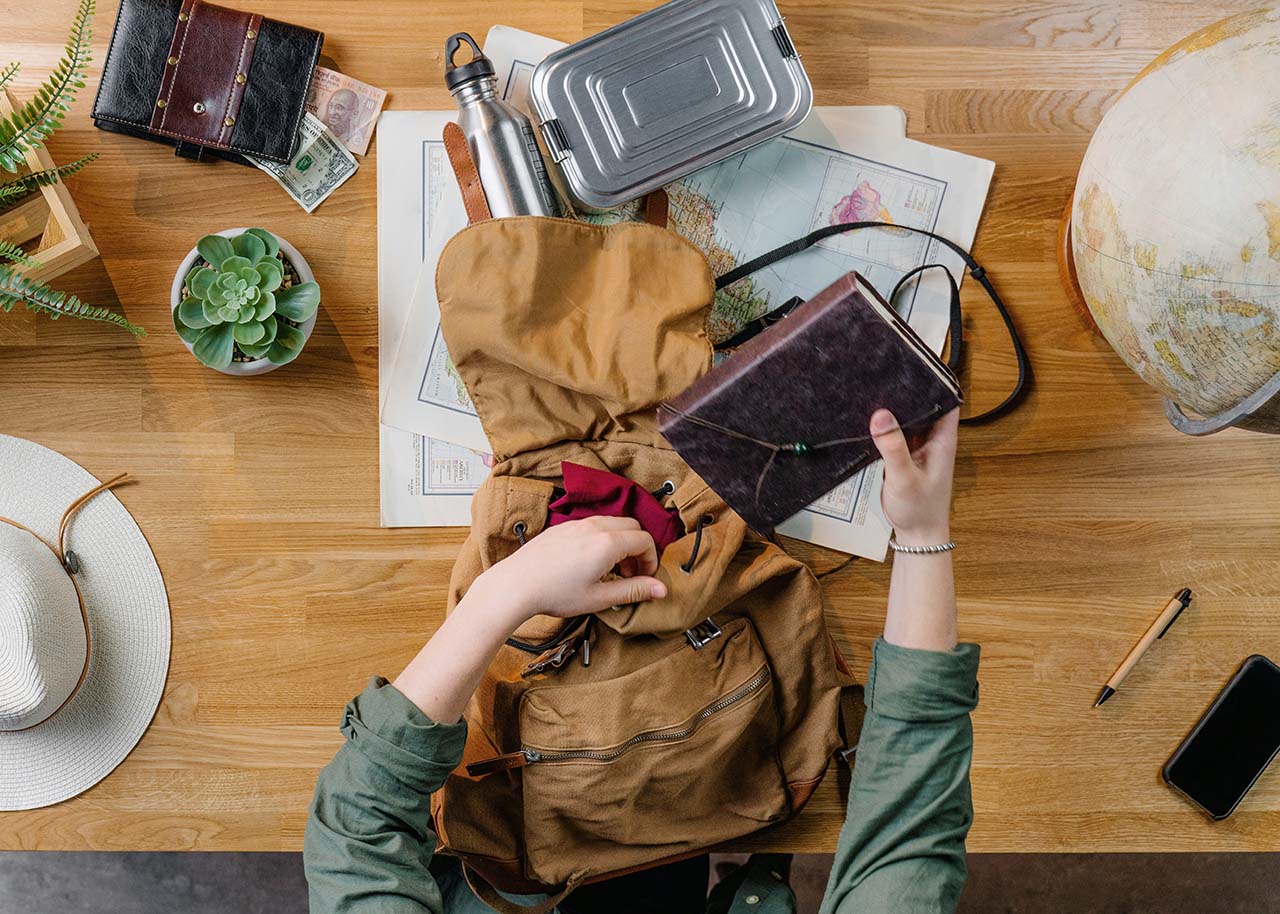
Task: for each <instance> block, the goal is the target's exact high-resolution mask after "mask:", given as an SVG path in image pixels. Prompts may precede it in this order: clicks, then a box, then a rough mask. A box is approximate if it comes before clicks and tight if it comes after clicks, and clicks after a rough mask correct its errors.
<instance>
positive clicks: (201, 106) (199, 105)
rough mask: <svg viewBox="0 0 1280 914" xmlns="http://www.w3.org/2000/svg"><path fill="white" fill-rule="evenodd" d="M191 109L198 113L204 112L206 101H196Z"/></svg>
mask: <svg viewBox="0 0 1280 914" xmlns="http://www.w3.org/2000/svg"><path fill="white" fill-rule="evenodd" d="M191 110H192V111H194V112H195V113H196V114H204V102H196V103H195V104H194V105H192V106H191Z"/></svg>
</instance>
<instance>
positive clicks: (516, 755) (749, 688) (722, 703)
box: [467, 666, 769, 777]
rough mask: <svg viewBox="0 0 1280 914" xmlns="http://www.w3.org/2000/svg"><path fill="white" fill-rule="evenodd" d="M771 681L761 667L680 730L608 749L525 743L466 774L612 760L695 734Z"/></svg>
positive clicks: (640, 735) (640, 737)
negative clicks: (552, 749)
mask: <svg viewBox="0 0 1280 914" xmlns="http://www.w3.org/2000/svg"><path fill="white" fill-rule="evenodd" d="M768 683H769V668H768V667H767V666H765V667H761V668H760V669H759V671H758V672H757V673H756V674H755V675H754V676H752V677H751V678H750V679H748V680H747V681H746V682H744V683H743V684H742V685H740V686H739V687H738V688H736V689H735V690H734V691H732V692H730V693H729V694H728V695H726V696H724V697H723V698H719V699H716V700H715V701H713V702H712V703H711V704H709V705H707V706H706V707H705V708H703V709H702V710H701V711H699V712H698V713H697V714H695V715H694V717H693V720H691V721H690V722H689V723H687V724H685V725H684V726H682V727H679V728H677V729H671V728H668V729H666V730H651V731H649V732H648V733H637V734H636V735H635V736H633V737H631V738H630V739H628V740H627V741H626V742H624V743H622V744H620V745H619V746H617V747H615V748H613V749H609V750H607V751H603V752H602V751H598V750H595V749H566V750H563V751H560V752H543V751H542V750H540V749H534V748H532V747H531V746H524V747H522V748H520V749H518V750H516V751H515V752H508V753H507V754H506V755H498V756H495V757H493V758H488V759H485V760H484V761H480V762H474V763H472V764H470V765H468V766H467V774H469V775H471V776H472V777H478V776H479V775H482V774H489V773H490V772H493V771H509V770H510V769H512V768H525V767H527V766H529V765H532V764H534V763H535V762H567V761H576V760H579V759H585V760H587V761H593V762H612V761H614V760H615V759H617V758H618V757H619V756H621V755H623V754H624V753H626V752H627V751H629V750H630V749H632V748H633V747H635V746H639V745H642V744H645V743H667V742H676V741H678V740H682V739H685V738H687V737H689V736H692V735H693V733H694V732H695V731H697V729H698V728H699V727H700V726H702V724H703V723H705V722H706V721H707V720H709V719H710V718H712V717H714V716H715V715H717V714H719V713H720V712H721V711H724V710H726V709H728V708H731V707H732V706H733V705H735V704H737V703H738V702H740V701H743V700H745V699H747V698H750V697H751V696H752V695H754V694H755V693H756V692H759V691H760V690H761V689H763V688H764V687H765V686H766V685H768Z"/></svg>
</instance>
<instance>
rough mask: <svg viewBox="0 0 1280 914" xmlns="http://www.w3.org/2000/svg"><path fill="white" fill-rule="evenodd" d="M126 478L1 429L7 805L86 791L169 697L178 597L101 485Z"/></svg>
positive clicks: (1, 752) (1, 669)
mask: <svg viewBox="0 0 1280 914" xmlns="http://www.w3.org/2000/svg"><path fill="white" fill-rule="evenodd" d="M123 479H124V477H123V476H121V477H117V479H115V480H112V481H111V482H109V483H106V484H105V485H104V484H102V483H99V481H98V480H97V479H95V478H94V477H93V476H91V475H90V474H89V473H87V472H86V471H85V470H84V469H83V468H81V467H80V466H79V465H77V464H76V463H74V462H72V461H71V460H68V459H67V458H66V457H63V456H62V455H61V454H59V453H57V452H56V451H51V450H49V449H48V448H46V447H41V446H40V445H38V444H35V443H34V442H31V441H24V440H23V439H21V438H13V437H10V436H8V435H0V810H13V809H34V808H36V807H39V806H48V805H50V804H52V803H58V802H60V801H62V800H65V799H68V798H70V797H74V796H75V795H76V794H79V793H81V792H83V791H85V790H87V789H89V788H90V787H92V786H93V785H94V784H96V783H97V782H98V781H100V780H102V779H103V778H104V777H106V776H107V775H108V774H110V773H111V771H112V769H114V768H115V767H116V766H117V765H119V764H120V762H122V761H123V760H124V758H125V756H126V755H128V754H129V752H130V750H132V749H133V747H134V746H135V745H137V743H138V740H139V739H141V738H142V734H143V732H144V731H145V730H146V729H147V725H148V724H149V723H150V722H151V718H152V717H153V716H154V715H155V711H156V707H157V706H158V705H159V704H160V697H161V694H162V693H163V692H164V682H165V676H166V674H167V673H168V669H169V632H170V627H169V599H168V596H167V595H166V594H165V589H164V580H163V579H162V578H161V576H160V567H159V566H158V565H157V564H156V560H155V556H154V555H152V553H151V547H150V546H148V545H147V541H146V538H145V537H144V536H143V535H142V531H141V530H139V529H138V525H137V524H136V523H135V522H134V520H133V518H132V517H131V516H130V515H129V512H128V511H127V510H126V509H125V507H124V505H122V504H121V503H120V501H119V500H118V499H117V498H116V497H115V496H114V495H112V494H111V493H110V492H108V491H105V488H106V486H111V485H115V484H118V483H119V482H122V481H123ZM89 493H93V494H91V495H90V494H89ZM86 495H89V497H88V498H87V499H85V496H86Z"/></svg>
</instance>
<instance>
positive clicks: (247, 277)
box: [236, 267, 262, 286]
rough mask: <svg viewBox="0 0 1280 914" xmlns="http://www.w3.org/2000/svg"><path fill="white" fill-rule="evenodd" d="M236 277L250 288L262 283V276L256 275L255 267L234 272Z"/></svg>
mask: <svg viewBox="0 0 1280 914" xmlns="http://www.w3.org/2000/svg"><path fill="white" fill-rule="evenodd" d="M236 275H237V276H239V277H240V278H241V279H242V280H244V281H245V282H246V283H248V284H249V285H251V286H257V285H258V283H260V282H262V276H261V275H260V274H259V273H258V270H257V268H256V267H245V268H244V269H241V270H236Z"/></svg>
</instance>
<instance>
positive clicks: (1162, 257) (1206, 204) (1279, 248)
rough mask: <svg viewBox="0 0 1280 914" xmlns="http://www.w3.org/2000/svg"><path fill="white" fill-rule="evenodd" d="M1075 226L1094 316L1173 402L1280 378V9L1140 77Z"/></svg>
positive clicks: (1208, 407)
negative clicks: (1278, 376)
mask: <svg viewBox="0 0 1280 914" xmlns="http://www.w3.org/2000/svg"><path fill="white" fill-rule="evenodd" d="M1070 228H1071V253H1072V255H1073V257H1074V261H1075V275H1076V279H1077V281H1078V283H1079V288H1080V292H1081V293H1082V295H1083V298H1084V300H1085V303H1086V304H1087V305H1088V307H1089V311H1090V313H1091V314H1092V315H1093V318H1094V320H1095V322H1096V323H1097V325H1098V328H1099V329H1100V330H1101V331H1102V334H1103V336H1105V337H1106V339H1107V342H1109V343H1110V344H1111V346H1112V348H1114V349H1115V351H1116V352H1117V353H1118V354H1119V355H1120V357H1121V358H1122V359H1123V360H1124V361H1125V363H1126V364H1127V365H1128V366H1129V367H1130V368H1132V369H1133V370H1134V371H1135V372H1137V373H1138V375H1140V376H1141V377H1142V378H1143V379H1144V380H1146V381H1147V382H1148V383H1150V384H1151V385H1152V386H1153V387H1155V388H1156V389H1157V390H1158V391H1160V392H1161V393H1163V394H1164V395H1165V396H1166V397H1168V398H1169V399H1170V400H1172V401H1174V402H1175V403H1177V404H1180V405H1181V406H1184V407H1188V408H1189V409H1191V410H1194V411H1195V412H1198V413H1201V414H1202V415H1204V416H1214V415H1216V414H1220V413H1224V412H1226V411H1230V410H1231V409H1233V408H1234V407H1237V406H1238V405H1239V404H1242V402H1244V401H1245V400H1246V399H1247V398H1250V397H1251V395H1252V396H1254V397H1255V399H1257V395H1258V394H1260V392H1262V391H1263V388H1264V386H1265V385H1267V384H1268V382H1273V384H1274V383H1280V379H1277V378H1276V375H1277V373H1278V372H1280V8H1271V9H1263V10H1257V11H1254V12H1250V13H1244V14H1241V15H1237V16H1233V17H1231V18H1228V19H1224V20H1222V21H1221V22H1218V23H1216V24H1214V25H1211V26H1209V27H1208V28H1206V29H1204V30H1202V31H1200V32H1197V33H1195V34H1194V35H1191V36H1190V37H1188V38H1186V39H1184V40H1183V41H1181V42H1179V43H1178V44H1176V45H1174V46H1173V47H1172V48H1170V49H1169V50H1167V51H1165V52H1164V53H1163V54H1161V55H1160V56H1159V57H1157V58H1156V59H1155V60H1154V61H1152V62H1151V64H1150V65H1149V66H1147V68H1146V69H1145V70H1143V71H1142V72H1141V73H1140V74H1139V75H1138V76H1137V78H1136V79H1135V80H1134V81H1133V82H1132V83H1131V84H1130V85H1129V87H1128V88H1127V89H1126V90H1125V91H1124V92H1123V93H1122V94H1121V95H1120V96H1119V97H1118V98H1117V99H1116V101H1115V102H1114V104H1113V105H1112V107H1111V109H1110V110H1109V111H1108V112H1107V113H1106V115H1105V116H1104V117H1103V119H1102V122H1101V124H1100V125H1099V126H1098V129H1097V132H1096V133H1095V134H1094V136H1093V139H1092V141H1091V142H1090V143H1089V148H1088V151H1087V152H1086V153H1085V157H1084V162H1083V164H1082V165H1081V167H1080V176H1079V179H1078V181H1077V183H1076V190H1075V197H1074V200H1073V203H1072V210H1071V223H1070ZM1278 408H1280V400H1277V401H1275V402H1274V403H1273V404H1272V405H1271V410H1272V412H1273V413H1274V419H1275V421H1274V423H1271V424H1274V426H1275V427H1274V428H1266V429H1262V430H1270V431H1280V409H1278ZM1176 413H1177V411H1176V410H1175V411H1173V412H1172V413H1171V415H1170V417H1171V419H1172V418H1174V416H1175V414H1176ZM1175 424H1177V423H1176V422H1175ZM1241 424H1245V425H1248V424H1249V423H1247V422H1246V423H1241ZM1266 424H1268V423H1263V425H1266ZM1184 430H1186V429H1184ZM1209 430H1213V429H1209Z"/></svg>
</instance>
